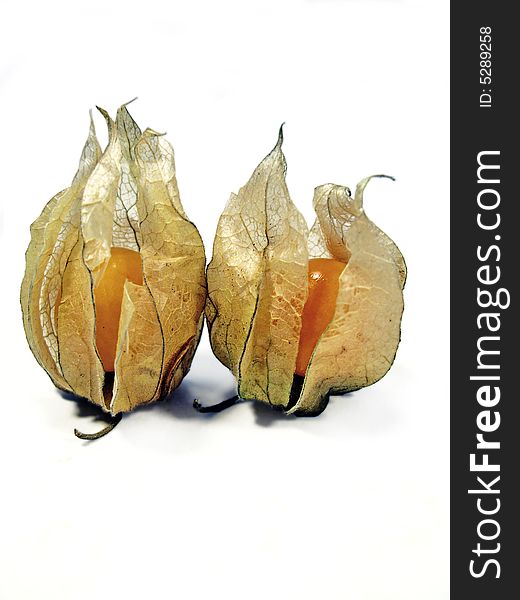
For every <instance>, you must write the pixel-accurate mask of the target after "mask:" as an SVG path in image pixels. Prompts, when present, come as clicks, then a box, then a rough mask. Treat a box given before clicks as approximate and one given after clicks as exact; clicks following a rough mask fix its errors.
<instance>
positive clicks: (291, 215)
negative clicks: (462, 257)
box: [206, 130, 406, 415]
mask: <svg viewBox="0 0 520 600" xmlns="http://www.w3.org/2000/svg"><path fill="white" fill-rule="evenodd" d="M282 141H283V137H282V132H281V130H280V135H279V138H278V142H277V144H276V146H275V147H274V149H273V150H272V152H271V153H270V154H268V155H267V156H266V158H265V159H264V160H263V161H262V162H261V163H260V165H259V166H258V167H257V168H256V170H255V171H254V173H253V175H252V177H251V178H250V180H249V181H248V183H247V184H246V185H245V186H244V187H243V188H242V189H241V190H240V191H239V192H238V194H237V195H235V194H232V195H231V198H230V200H229V202H228V204H227V206H226V208H225V210H224V212H223V214H222V216H221V217H220V220H219V224H218V227H217V233H216V237H215V242H214V247H213V258H212V260H211V262H210V264H209V266H208V270H207V280H208V300H207V304H206V316H207V319H208V323H209V328H210V339H211V344H212V348H213V351H214V353H215V355H216V356H217V358H219V360H220V361H221V362H222V363H223V364H224V365H226V366H227V367H228V368H229V369H230V370H231V371H232V372H233V373H234V375H235V376H236V378H237V381H238V396H239V397H240V398H242V399H252V400H259V401H262V402H264V403H266V404H269V405H271V406H273V407H276V408H280V409H283V410H285V411H287V412H288V413H295V414H297V415H315V414H319V413H320V412H321V411H322V410H323V409H324V408H325V407H326V405H327V402H328V398H329V396H330V394H331V393H342V392H347V391H353V390H357V389H359V388H362V387H365V386H367V385H370V384H372V383H374V382H376V381H377V380H378V379H380V378H381V377H383V375H385V373H386V372H387V371H388V369H389V368H390V366H391V365H392V362H393V360H394V357H395V353H396V350H397V346H398V343H399V339H400V322H401V314H402V311H403V295H402V289H403V286H404V283H405V278H406V266H405V263H404V259H403V257H402V255H401V253H400V251H399V249H398V248H397V246H396V245H395V244H394V243H393V242H392V240H390V238H389V237H388V236H386V235H385V234H384V233H383V232H382V231H381V230H380V229H378V228H377V227H376V226H375V225H374V223H372V221H370V219H368V217H367V216H366V214H365V212H364V209H363V192H364V189H365V187H366V185H367V183H368V182H369V181H370V179H371V177H367V178H366V179H364V180H362V181H361V182H360V183H359V184H358V186H357V188H356V192H355V195H354V197H352V196H351V193H350V190H349V189H348V188H346V187H344V186H339V185H333V184H327V185H323V186H320V187H318V188H316V190H315V193H314V208H315V211H316V216H317V218H316V221H315V223H314V225H313V226H312V228H311V230H310V232H309V231H308V229H307V225H306V223H305V221H304V219H303V217H302V216H301V215H300V213H299V212H298V210H297V209H296V207H295V206H294V204H293V203H292V201H291V199H290V196H289V192H288V189H287V185H286V182H285V171H286V163H285V158H284V155H283V153H282V149H281V146H282ZM376 177H385V176H381V175H379V176H376Z"/></svg>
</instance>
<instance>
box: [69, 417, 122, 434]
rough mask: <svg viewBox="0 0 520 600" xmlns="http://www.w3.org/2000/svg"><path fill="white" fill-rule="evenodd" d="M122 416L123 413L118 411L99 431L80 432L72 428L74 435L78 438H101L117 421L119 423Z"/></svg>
mask: <svg viewBox="0 0 520 600" xmlns="http://www.w3.org/2000/svg"><path fill="white" fill-rule="evenodd" d="M122 417H123V413H118V414H117V415H116V416H115V417H113V418H112V421H111V422H110V423H109V424H108V425H107V426H106V427H105V428H103V429H102V430H101V431H98V432H97V433H82V432H81V431H79V430H78V429H74V435H75V436H76V437H77V438H79V439H80V440H99V438H102V437H103V436H104V435H106V434H107V433H110V432H111V431H112V429H114V427H116V426H117V425H118V423H120V421H121V419H122Z"/></svg>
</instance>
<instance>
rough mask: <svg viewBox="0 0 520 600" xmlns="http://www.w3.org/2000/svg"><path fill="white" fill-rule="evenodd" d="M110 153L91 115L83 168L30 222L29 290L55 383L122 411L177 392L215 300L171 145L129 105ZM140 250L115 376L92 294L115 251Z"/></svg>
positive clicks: (32, 328)
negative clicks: (104, 355) (101, 349)
mask: <svg viewBox="0 0 520 600" xmlns="http://www.w3.org/2000/svg"><path fill="white" fill-rule="evenodd" d="M99 110H100V112H101V113H102V114H103V116H104V118H105V120H106V122H107V125H108V129H109V142H108V146H107V148H106V149H105V151H104V152H102V151H101V148H100V146H99V143H98V141H97V138H96V133H95V129H94V123H93V121H92V118H91V124H90V131H89V135H88V139H87V141H86V143H85V146H84V148H83V153H82V155H81V159H80V164H79V168H78V171H77V173H76V175H75V177H74V179H73V181H72V184H71V186H70V187H68V188H67V189H65V190H63V191H62V192H59V193H58V194H57V195H56V196H54V198H52V199H51V200H50V202H48V204H47V205H46V206H45V208H44V209H43V212H42V214H41V215H40V216H39V217H38V219H36V221H35V222H34V223H33V225H32V226H31V242H30V244H29V247H28V249H27V253H26V271H25V276H24V280H23V283H22V289H21V304H22V312H23V321H24V327H25V332H26V335H27V340H28V342H29V345H30V347H31V350H32V352H33V354H34V356H35V357H36V359H37V360H38V362H39V363H40V364H41V366H42V367H43V368H44V369H45V370H46V371H47V373H48V374H49V376H50V377H51V379H52V381H53V382H54V384H55V385H56V386H57V387H59V388H61V389H62V390H66V391H68V392H72V393H74V394H76V395H78V396H82V397H85V398H87V399H89V400H90V401H92V402H94V403H95V404H97V405H99V406H100V407H101V408H102V409H103V410H105V411H107V412H110V413H111V414H112V415H116V414H118V413H120V412H125V411H129V410H132V409H133V408H134V407H136V406H138V405H140V404H145V403H148V402H153V401H154V400H157V399H159V398H162V397H164V396H165V395H167V394H168V393H170V392H171V391H172V390H173V389H174V388H175V387H176V386H177V385H178V384H179V383H180V381H181V380H182V378H183V377H184V375H185V374H186V372H187V371H188V370H189V367H190V364H191V360H192V358H193V355H194V352H195V349H196V347H197V344H198V341H199V338H200V333H201V328H202V323H203V308H204V303H205V298H206V284H205V274H204V265H205V256H204V247H203V244H202V240H201V238H200V235H199V233H198V231H197V229H196V228H195V226H194V225H193V223H191V222H190V221H189V220H188V218H187V217H186V214H185V212H184V209H183V207H182V205H181V202H180V198H179V192H178V189H177V181H176V176H175V163H174V154H173V149H172V147H171V146H170V144H169V143H168V142H167V141H166V139H165V138H164V136H162V135H161V134H158V133H156V132H154V131H152V130H150V129H147V130H145V131H144V132H141V130H140V129H139V127H138V126H137V124H136V123H135V121H134V120H133V119H132V117H131V116H130V114H129V112H128V110H127V108H126V105H124V106H122V107H121V108H120V109H119V110H118V112H117V117H116V120H115V121H113V120H112V119H111V118H110V116H109V115H108V114H107V113H106V111H104V110H103V109H99ZM113 247H115V248H125V249H128V250H133V251H135V252H137V253H139V256H140V258H141V261H142V280H143V285H137V284H135V283H132V282H130V281H126V283H125V284H124V290H123V298H122V303H121V316H120V320H119V330H118V334H117V346H116V356H115V364H114V373H113V374H112V373H105V371H104V369H103V364H102V362H101V360H100V356H99V353H98V349H97V347H96V309H95V302H94V290H95V289H96V284H97V283H98V281H99V278H100V277H101V276H102V274H103V272H104V269H105V268H106V265H107V262H108V259H109V258H110V255H111V248H113Z"/></svg>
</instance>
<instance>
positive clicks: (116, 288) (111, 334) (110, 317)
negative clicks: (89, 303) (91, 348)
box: [94, 248, 143, 373]
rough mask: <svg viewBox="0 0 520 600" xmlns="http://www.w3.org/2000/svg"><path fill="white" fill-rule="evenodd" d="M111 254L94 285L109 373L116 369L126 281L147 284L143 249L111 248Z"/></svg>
mask: <svg viewBox="0 0 520 600" xmlns="http://www.w3.org/2000/svg"><path fill="white" fill-rule="evenodd" d="M110 252H111V254H110V258H109V259H108V262H107V263H105V264H106V269H105V272H104V273H103V275H102V276H101V279H100V280H99V281H98V282H97V285H96V287H95V289H94V300H95V303H96V346H97V350H98V353H99V356H100V358H101V362H102V363H103V368H104V369H105V371H106V372H107V373H109V372H112V371H114V360H115V357H116V345H117V337H118V332H119V317H120V316H121V303H122V301H123V290H124V287H125V282H126V280H127V279H128V281H131V282H132V283H136V284H137V285H143V266H142V262H141V256H140V254H139V252H135V251H134V250H128V249H127V248H111V250H110Z"/></svg>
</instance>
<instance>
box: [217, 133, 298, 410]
mask: <svg viewBox="0 0 520 600" xmlns="http://www.w3.org/2000/svg"><path fill="white" fill-rule="evenodd" d="M282 141H283V136H282V130H281V129H280V134H279V138H278V142H277V144H276V146H275V147H274V149H273V150H272V152H270V153H269V154H268V155H267V156H266V157H265V159H264V160H263V161H262V162H261V163H260V164H259V165H258V167H257V168H256V170H255V171H254V173H253V175H252V176H251V179H250V180H249V181H248V182H247V184H246V185H245V186H244V187H243V188H241V189H240V191H239V192H238V194H237V195H235V194H232V195H231V198H230V199H229V201H228V203H227V206H226V208H225V209H224V212H223V214H222V216H221V217H220V220H219V223H218V227H217V233H216V236H215V242H214V246H213V258H212V260H211V262H210V264H209V266H208V271H207V280H208V302H207V309H206V315H207V318H208V324H209V330H210V340H211V345H212V348H213V351H214V353H215V355H216V356H217V358H218V359H219V360H220V361H221V362H222V363H223V364H224V365H226V366H227V367H228V368H229V369H230V370H231V371H232V372H233V374H234V375H235V377H236V378H237V381H238V393H239V395H240V397H241V398H244V399H254V400H260V401H262V402H265V403H267V404H271V405H272V406H279V407H286V406H287V399H288V397H289V395H290V392H291V387H292V383H293V373H294V368H295V365H296V356H297V353H298V339H299V335H300V328H301V313H302V310H303V305H304V303H305V298H306V296H307V260H308V258H307V225H306V223H305V220H304V219H303V217H302V215H301V214H300V213H299V212H298V210H297V209H296V207H295V206H294V204H293V203H292V201H291V199H290V197H289V192H288V190H287V185H286V182H285V171H286V164H285V158H284V155H283V153H282V149H281V146H282Z"/></svg>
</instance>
